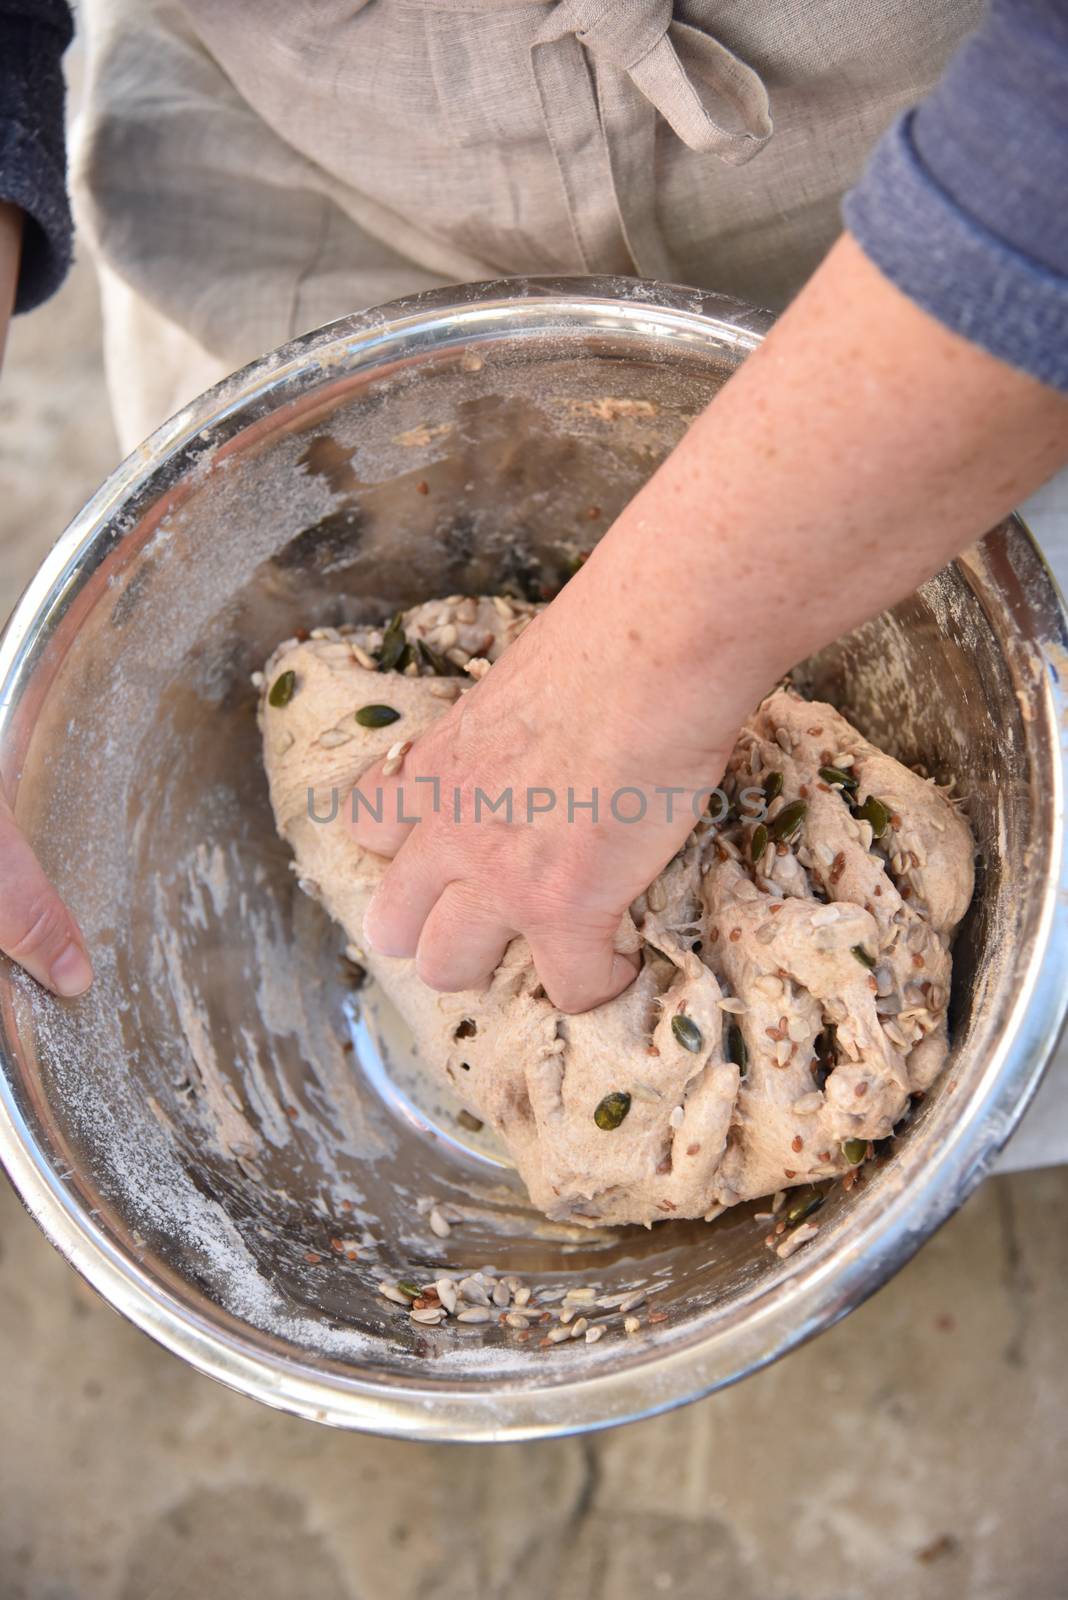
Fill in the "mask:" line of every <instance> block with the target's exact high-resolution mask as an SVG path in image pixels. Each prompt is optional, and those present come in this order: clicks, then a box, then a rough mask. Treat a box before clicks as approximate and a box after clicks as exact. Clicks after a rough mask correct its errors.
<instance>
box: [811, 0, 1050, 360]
mask: <svg viewBox="0 0 1068 1600" xmlns="http://www.w3.org/2000/svg"><path fill="white" fill-rule="evenodd" d="M843 215H844V218H845V223H846V226H847V228H848V229H849V231H850V233H851V234H852V235H853V236H854V238H855V239H856V240H857V242H858V243H859V244H860V246H861V248H862V249H863V250H864V252H865V254H866V255H868V256H869V257H870V259H871V260H872V261H874V263H875V264H876V266H877V267H879V269H880V270H881V271H882V272H883V273H884V274H885V275H886V277H888V278H889V279H890V280H891V282H893V283H895V284H896V285H897V287H898V288H899V289H901V290H903V292H904V293H905V294H907V295H908V296H909V297H910V298H911V299H912V300H915V301H916V303H917V304H918V305H921V306H922V307H923V308H924V309H925V310H926V311H929V312H930V313H931V315H932V316H934V317H937V318H938V320H939V321H940V322H943V323H944V324H945V325H946V326H947V327H949V328H952V329H953V330H954V331H955V332H957V333H959V334H962V335H963V337H964V338H966V339H970V340H971V341H972V342H973V343H974V344H978V345H982V347H983V348H984V349H986V350H988V351H990V352H991V354H993V355H995V356H998V357H1000V358H1001V360H1003V361H1007V362H1009V363H1010V364H1011V365H1013V366H1015V367H1019V368H1021V369H1022V370H1023V371H1025V372H1029V373H1031V374H1032V375H1033V376H1034V377H1036V378H1039V379H1040V380H1041V381H1042V382H1044V383H1048V384H1050V385H1052V386H1053V387H1054V388H1057V389H1065V390H1068V0H992V3H991V4H990V5H989V8H988V10H987V13H986V16H985V19H984V21H983V23H982V25H981V26H980V27H979V29H978V30H977V31H976V32H975V33H974V34H973V35H972V36H971V38H969V39H968V40H967V41H966V42H965V43H964V45H963V46H962V47H961V48H960V50H958V52H957V54H956V55H955V56H954V57H953V60H952V61H951V62H950V64H949V67H948V69H947V71H946V73H945V75H944V77H943V78H942V81H941V82H940V83H939V84H938V86H937V87H936V88H935V89H934V90H933V92H932V93H931V94H930V95H929V97H928V98H927V99H926V100H925V101H924V102H923V103H922V104H921V105H919V106H918V107H916V109H915V110H913V111H910V112H908V113H906V115H905V116H903V117H902V118H901V119H900V120H899V121H898V122H897V123H895V125H894V126H893V127H892V128H891V129H890V131H889V132H888V133H887V134H886V135H885V136H884V137H883V139H882V140H881V141H880V143H879V144H878V145H877V146H876V148H875V151H874V154H873V156H872V158H871V161H870V162H869V164H868V167H867V169H866V171H865V172H864V174H863V176H862V177H861V179H860V182H859V183H858V184H857V186H856V187H855V188H854V189H853V190H852V191H851V192H850V193H849V194H848V195H847V196H846V198H845V202H844V205H843Z"/></svg>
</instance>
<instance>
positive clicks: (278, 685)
mask: <svg viewBox="0 0 1068 1600" xmlns="http://www.w3.org/2000/svg"><path fill="white" fill-rule="evenodd" d="M296 690H297V675H296V673H295V672H293V671H288V672H280V673H279V675H278V677H277V678H276V679H275V680H274V682H273V683H272V684H271V687H270V691H269V693H268V695H267V704H268V705H270V706H274V707H275V709H276V710H281V708H282V706H287V705H288V704H289V702H290V701H291V700H292V698H293V696H294V694H295V693H296Z"/></svg>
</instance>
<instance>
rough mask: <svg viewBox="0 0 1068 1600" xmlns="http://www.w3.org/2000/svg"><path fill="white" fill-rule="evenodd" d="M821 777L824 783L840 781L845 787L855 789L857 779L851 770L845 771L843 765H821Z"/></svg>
mask: <svg viewBox="0 0 1068 1600" xmlns="http://www.w3.org/2000/svg"><path fill="white" fill-rule="evenodd" d="M820 777H821V778H822V779H823V781H824V783H831V784H834V783H840V784H841V786H842V788H843V789H855V788H856V786H857V780H856V778H854V776H853V774H852V773H851V772H843V771H842V769H841V767H821V768H820Z"/></svg>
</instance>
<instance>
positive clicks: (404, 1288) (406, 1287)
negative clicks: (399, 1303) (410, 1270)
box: [397, 1278, 423, 1300]
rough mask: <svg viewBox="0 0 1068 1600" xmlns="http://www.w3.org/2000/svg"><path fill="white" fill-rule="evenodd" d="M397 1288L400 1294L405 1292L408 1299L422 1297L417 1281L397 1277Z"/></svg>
mask: <svg viewBox="0 0 1068 1600" xmlns="http://www.w3.org/2000/svg"><path fill="white" fill-rule="evenodd" d="M397 1288H398V1289H399V1290H400V1292H401V1294H406V1295H407V1296H408V1299H409V1300H419V1299H421V1298H422V1293H423V1291H422V1290H421V1289H420V1287H419V1285H418V1284H417V1283H412V1282H410V1281H409V1280H408V1279H406V1278H398V1279H397Z"/></svg>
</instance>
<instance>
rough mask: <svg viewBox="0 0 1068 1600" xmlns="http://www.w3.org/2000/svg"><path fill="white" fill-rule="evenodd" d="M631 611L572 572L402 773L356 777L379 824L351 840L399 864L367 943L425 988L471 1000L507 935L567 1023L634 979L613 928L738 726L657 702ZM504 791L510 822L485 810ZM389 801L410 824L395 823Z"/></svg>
mask: <svg viewBox="0 0 1068 1600" xmlns="http://www.w3.org/2000/svg"><path fill="white" fill-rule="evenodd" d="M589 565H590V566H593V565H594V563H592V562H591V563H590V564H589ZM634 611H635V608H634V607H633V606H631V607H630V608H628V609H621V608H619V607H615V608H613V606H612V605H611V604H610V603H609V604H606V597H605V595H604V593H603V591H602V588H601V585H600V583H599V581H598V574H596V573H594V572H591V571H589V570H588V569H584V570H583V572H582V573H580V574H579V575H578V576H577V577H576V578H575V579H573V580H572V583H570V584H569V585H568V586H567V588H566V589H565V590H564V591H563V593H562V594H561V595H560V596H559V597H558V598H557V600H556V601H554V603H553V604H552V605H551V606H550V607H549V608H548V609H547V610H546V611H544V612H543V613H541V614H540V615H539V616H538V617H537V618H536V620H535V621H534V622H533V623H531V624H530V625H529V626H528V627H527V628H526V630H525V631H524V632H523V633H522V635H521V636H520V637H519V638H518V639H517V640H516V642H515V643H514V644H513V645H512V646H511V647H510V648H509V649H508V651H507V652H506V654H505V655H504V656H503V657H502V658H501V659H500V660H499V661H498V662H497V663H496V665H495V666H494V667H493V669H492V670H491V671H490V672H489V674H488V675H487V676H486V677H485V678H484V679H483V680H482V681H481V682H480V683H478V684H477V685H476V686H475V687H474V688H473V689H470V690H469V691H468V692H467V693H466V694H465V695H464V696H463V697H462V698H461V699H460V700H459V701H458V702H457V704H456V705H455V706H453V707H452V708H451V710H450V711H449V712H448V713H447V714H446V715H445V716H443V717H442V718H441V719H440V720H439V721H437V722H436V723H435V724H434V725H433V727H432V728H431V729H429V730H428V732H427V733H426V734H424V735H423V737H422V738H421V739H419V740H418V741H417V742H416V743H415V745H414V746H413V748H412V749H411V751H410V752H409V753H408V754H407V755H406V757H405V760H404V765H403V768H402V769H401V771H400V772H398V773H396V774H394V775H392V776H390V777H387V778H384V777H383V775H382V767H381V765H380V766H378V767H376V768H372V769H371V771H369V772H368V773H366V774H365V775H364V778H363V779H362V781H361V783H360V786H359V787H360V792H361V794H362V795H363V796H364V797H365V799H367V800H368V802H370V804H372V805H375V806H377V803H378V791H379V790H381V794H382V801H383V806H382V811H381V815H382V817H383V821H382V822H381V823H377V822H375V821H374V820H373V819H372V818H371V816H370V815H369V813H368V811H367V809H366V808H364V807H360V808H359V811H358V820H357V821H356V822H355V823H354V825H353V826H354V831H355V834H356V837H357V839H358V841H359V843H360V844H362V845H363V846H365V847H366V848H367V849H370V850H373V851H375V852H377V853H378V854H381V855H386V856H393V857H394V858H395V859H394V861H393V865H392V866H391V867H390V869H389V871H388V872H387V874H386V877H385V879H384V881H383V883H382V885H381V887H380V889H379V891H378V893H377V894H376V895H375V898H374V900H373V901H372V904H371V906H370V908H369V909H368V913H367V918H366V922H365V936H366V939H367V942H368V944H370V945H371V946H372V947H373V948H374V949H375V950H377V951H380V952H382V953H384V954H388V955H394V956H404V957H412V956H414V957H415V958H416V965H417V971H418V973H419V975H420V977H421V978H422V979H423V980H424V982H426V983H427V984H429V985H430V986H431V987H432V988H435V989H444V990H459V989H467V988H476V987H478V986H480V985H481V984H482V983H484V982H485V981H486V980H488V978H489V977H490V975H491V974H492V972H493V970H494V968H495V967H496V966H497V964H498V962H499V961H500V958H501V956H502V955H503V953H504V950H505V947H506V946H507V944H508V943H509V941H510V940H511V939H512V938H514V937H515V936H516V935H518V934H521V935H523V936H524V937H525V938H526V939H527V940H528V942H529V944H530V947H531V952H532V955H533V959H534V964H535V966H536V968H537V972H538V976H539V978H540V980H541V982H542V984H543V985H544V987H545V990H546V992H547V993H548V995H549V997H550V999H551V1000H552V1001H553V1002H554V1004H556V1005H557V1006H559V1007H560V1008H561V1009H562V1010H564V1011H584V1010H587V1009H588V1008H590V1007H591V1006H594V1005H598V1004H600V1003H601V1002H603V1001H605V1000H609V999H611V998H612V997H613V996H614V995H616V994H618V993H619V992H620V991H621V990H622V989H624V988H625V987H626V986H627V985H628V984H629V983H630V982H631V980H632V979H633V977H634V975H635V972H636V961H635V958H634V953H633V952H634V947H635V944H636V941H635V939H634V932H633V929H632V928H631V929H627V928H626V925H625V924H624V928H623V929H621V926H620V924H621V919H622V918H623V917H624V915H625V913H626V911H627V908H628V906H629V905H630V904H631V902H632V901H633V900H634V899H635V898H636V897H637V896H638V895H639V894H641V893H642V892H643V890H645V889H646V888H647V887H648V885H649V883H650V882H651V881H652V880H653V878H655V877H656V875H657V873H658V872H659V871H660V869H661V868H662V867H663V866H664V865H665V864H666V863H667V862H668V861H669V860H670V859H671V857H672V855H674V854H675V852H676V851H677V850H678V848H679V847H680V845H681V844H682V843H683V841H684V840H685V838H686V836H687V834H688V833H689V832H690V830H691V829H692V828H693V826H694V822H695V821H696V818H697V816H698V815H700V814H701V811H702V810H703V809H704V807H705V806H706V805H707V801H708V790H709V788H710V786H711V785H713V784H715V783H716V781H717V779H718V778H719V775H720V773H721V772H722V769H723V766H724V763H725V760H726V756H727V753H728V752H729V750H730V748H731V746H732V744H733V739H734V733H735V731H736V726H737V718H738V717H739V716H740V710H738V711H737V712H735V711H732V709H730V708H729V707H728V706H727V705H726V704H724V706H723V707H722V709H721V710H719V711H718V713H717V712H712V713H710V712H709V711H708V710H707V709H706V711H705V714H704V716H703V717H700V718H698V719H696V720H695V719H694V717H693V714H692V707H691V706H690V705H689V703H688V702H687V697H686V696H685V695H684V694H680V695H679V696H678V697H677V701H676V703H674V704H672V703H671V702H670V701H669V702H666V703H665V701H664V700H663V698H662V696H661V695H660V693H659V692H655V684H656V679H657V676H658V675H657V672H656V670H655V668H654V669H651V668H650V653H651V652H652V651H655V647H656V638H655V632H654V626H655V625H654V622H653V620H652V619H653V617H655V614H656V613H655V608H654V609H653V611H652V613H650V612H649V611H648V610H647V608H646V607H645V606H644V605H643V606H640V607H638V608H637V614H636V615H631V613H632V612H634ZM654 659H655V658H654ZM651 691H653V692H651ZM432 780H433V781H432ZM435 781H436V785H437V789H436V793H435ZM698 791H703V793H702V794H701V795H700V797H699V798H697V799H696V801H695V795H696V794H697V792H698ZM479 792H480V793H481V796H482V797H483V798H482V799H480V798H479ZM502 793H507V794H508V795H509V796H510V809H511V817H510V819H509V817H508V816H507V813H506V809H505V807H504V806H503V805H499V807H498V810H497V811H496V812H495V811H492V810H490V809H489V804H490V803H491V802H499V800H500V796H501V795H502ZM594 793H596V796H597V808H598V809H597V815H596V817H595V816H594V815H593V813H592V812H591V809H590V806H591V802H592V798H593V795H594ZM457 794H458V795H459V803H460V817H461V819H462V820H461V821H460V822H459V823H458V822H457V821H456V820H455V798H454V797H455V795H457ZM398 796H401V797H402V812H401V813H400V814H401V815H403V816H404V817H406V818H409V819H410V818H412V817H414V816H416V815H418V816H419V818H420V820H419V821H418V822H417V823H415V824H414V825H413V824H412V822H411V821H402V822H397V821H395V820H392V821H391V820H389V819H395V818H396V817H397V816H398V811H397V799H398ZM485 797H488V799H487V798H485ZM435 799H436V800H437V808H436V809H435ZM643 811H644V815H643V816H641V817H640V820H639V813H641V812H643ZM627 932H629V934H630V938H629V940H628V939H627V937H626V933H627ZM628 946H629V948H627V947H628Z"/></svg>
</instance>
